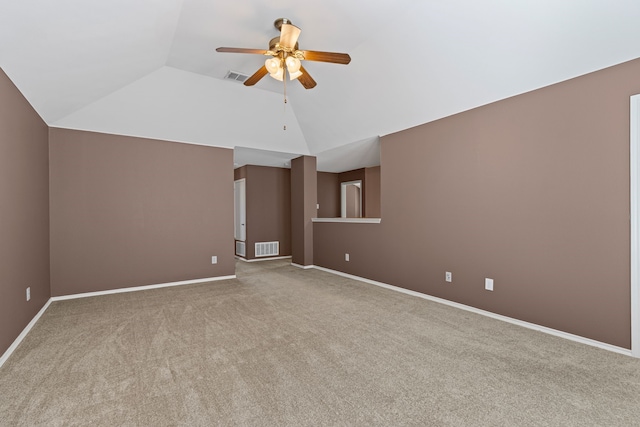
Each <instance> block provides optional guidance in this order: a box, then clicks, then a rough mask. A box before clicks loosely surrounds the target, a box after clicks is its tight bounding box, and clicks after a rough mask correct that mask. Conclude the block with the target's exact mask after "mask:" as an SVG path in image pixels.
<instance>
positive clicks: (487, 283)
mask: <svg viewBox="0 0 640 427" xmlns="http://www.w3.org/2000/svg"><path fill="white" fill-rule="evenodd" d="M484 288H485V289H486V290H488V291H492V290H493V279H489V278H486V279H484Z"/></svg>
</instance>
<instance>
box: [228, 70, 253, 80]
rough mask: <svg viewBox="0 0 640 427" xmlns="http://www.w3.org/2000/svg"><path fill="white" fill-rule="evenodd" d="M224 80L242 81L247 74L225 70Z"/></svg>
mask: <svg viewBox="0 0 640 427" xmlns="http://www.w3.org/2000/svg"><path fill="white" fill-rule="evenodd" d="M224 78H225V79H226V80H233V81H236V82H240V83H244V81H245V80H247V79H248V78H249V76H248V75H246V74H242V73H239V72H237V71H227V75H226V76H224Z"/></svg>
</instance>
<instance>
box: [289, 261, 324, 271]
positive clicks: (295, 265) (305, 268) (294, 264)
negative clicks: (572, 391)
mask: <svg viewBox="0 0 640 427" xmlns="http://www.w3.org/2000/svg"><path fill="white" fill-rule="evenodd" d="M291 265H293V266H294V267H298V268H302V269H303V270H308V269H310V268H318V267H316V266H315V265H300V264H296V263H294V262H292V263H291Z"/></svg>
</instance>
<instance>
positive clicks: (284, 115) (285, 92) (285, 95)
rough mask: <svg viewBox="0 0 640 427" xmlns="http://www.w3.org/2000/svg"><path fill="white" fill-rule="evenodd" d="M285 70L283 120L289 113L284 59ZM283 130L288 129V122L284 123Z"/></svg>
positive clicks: (283, 73)
mask: <svg viewBox="0 0 640 427" xmlns="http://www.w3.org/2000/svg"><path fill="white" fill-rule="evenodd" d="M282 65H283V67H282V68H283V70H282V83H283V85H284V107H283V109H282V121H283V122H285V119H286V117H287V116H286V114H287V69H286V68H285V67H284V61H283V64H282ZM282 130H287V123H286V122H285V123H284V126H283V128H282Z"/></svg>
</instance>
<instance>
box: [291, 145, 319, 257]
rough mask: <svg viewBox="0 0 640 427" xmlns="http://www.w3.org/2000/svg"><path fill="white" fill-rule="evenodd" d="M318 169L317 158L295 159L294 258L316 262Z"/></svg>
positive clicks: (292, 227) (292, 240)
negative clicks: (312, 220) (314, 252)
mask: <svg viewBox="0 0 640 427" xmlns="http://www.w3.org/2000/svg"><path fill="white" fill-rule="evenodd" d="M317 203H318V173H317V171H316V158H315V157H312V156H302V157H298V158H295V159H293V160H292V161H291V262H292V263H294V264H298V265H304V266H308V265H313V223H312V222H311V219H312V218H315V217H317V214H318V212H317V209H316V205H317Z"/></svg>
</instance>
